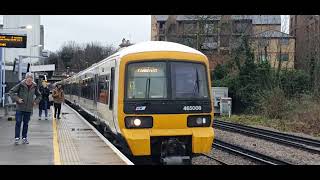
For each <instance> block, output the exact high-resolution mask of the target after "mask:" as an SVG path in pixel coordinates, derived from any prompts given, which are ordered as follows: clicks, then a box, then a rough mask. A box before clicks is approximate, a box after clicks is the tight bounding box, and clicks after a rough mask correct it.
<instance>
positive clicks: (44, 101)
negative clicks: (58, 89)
mask: <svg viewBox="0 0 320 180" xmlns="http://www.w3.org/2000/svg"><path fill="white" fill-rule="evenodd" d="M39 91H40V93H41V96H42V98H41V101H40V103H39V120H41V115H42V110H44V113H45V118H46V120H48V109H49V107H50V104H49V95H50V90H49V88H48V87H47V83H46V82H42V86H41V87H40V88H39Z"/></svg>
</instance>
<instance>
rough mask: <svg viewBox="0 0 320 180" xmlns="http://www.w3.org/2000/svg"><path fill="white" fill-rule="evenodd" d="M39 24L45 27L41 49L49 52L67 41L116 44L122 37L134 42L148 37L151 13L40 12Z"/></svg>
mask: <svg viewBox="0 0 320 180" xmlns="http://www.w3.org/2000/svg"><path fill="white" fill-rule="evenodd" d="M41 24H43V25H44V29H45V35H44V38H45V48H46V49H48V50H51V51H55V50H58V49H59V48H60V47H61V45H62V44H63V43H64V42H66V41H69V40H70V41H71V40H74V41H76V42H78V43H86V42H91V41H99V42H101V43H102V44H112V45H114V46H118V45H119V44H120V43H121V40H122V38H126V39H130V41H131V42H133V43H137V42H140V41H147V40H150V37H151V16H142V15H135V16H128V15H126V16H125V15H123V16H113V15H112V16H111V15H105V16H98V15H74V16H73V15H72V16H71V15H66V16H57V15H46V16H44V15H42V16H41Z"/></svg>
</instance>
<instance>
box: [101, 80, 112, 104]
mask: <svg viewBox="0 0 320 180" xmlns="http://www.w3.org/2000/svg"><path fill="white" fill-rule="evenodd" d="M109 77H110V76H109V75H103V76H99V85H98V101H99V102H100V103H103V104H108V102H109V84H110V80H109Z"/></svg>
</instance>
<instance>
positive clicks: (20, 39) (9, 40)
mask: <svg viewBox="0 0 320 180" xmlns="http://www.w3.org/2000/svg"><path fill="white" fill-rule="evenodd" d="M0 47H4V48H26V47H27V36H25V35H9V34H0Z"/></svg>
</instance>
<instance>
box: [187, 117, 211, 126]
mask: <svg viewBox="0 0 320 180" xmlns="http://www.w3.org/2000/svg"><path fill="white" fill-rule="evenodd" d="M210 123H211V116H210V115H204V116H201V115H199V116H198V115H192V116H188V122H187V125H188V127H209V126H210Z"/></svg>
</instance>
